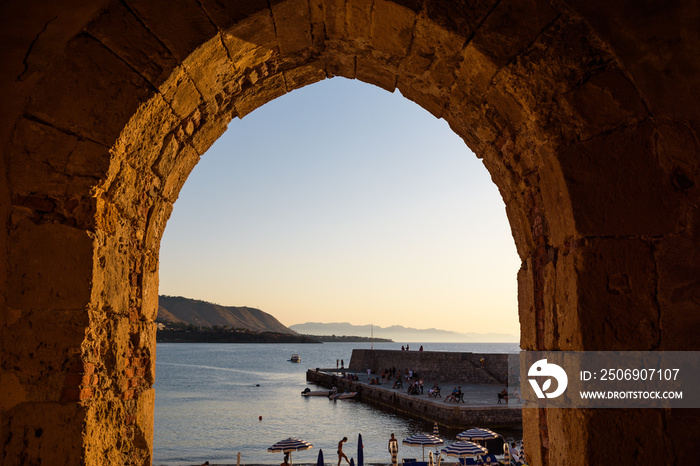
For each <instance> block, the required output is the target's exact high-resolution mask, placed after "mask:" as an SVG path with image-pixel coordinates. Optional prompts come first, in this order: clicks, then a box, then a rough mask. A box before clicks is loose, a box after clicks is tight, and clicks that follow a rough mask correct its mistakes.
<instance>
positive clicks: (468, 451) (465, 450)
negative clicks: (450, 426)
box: [442, 440, 489, 458]
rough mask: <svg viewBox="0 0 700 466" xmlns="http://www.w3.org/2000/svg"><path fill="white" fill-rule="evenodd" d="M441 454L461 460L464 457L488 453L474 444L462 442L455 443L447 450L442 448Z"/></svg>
mask: <svg viewBox="0 0 700 466" xmlns="http://www.w3.org/2000/svg"><path fill="white" fill-rule="evenodd" d="M442 452H443V453H444V454H446V455H447V456H456V457H458V458H462V457H464V456H475V455H485V454H486V453H488V452H489V451H488V450H487V449H486V448H485V447H482V446H481V445H477V444H476V443H474V442H469V441H467V440H463V441H460V442H455V443H453V444H452V445H450V446H449V447H447V448H443V449H442Z"/></svg>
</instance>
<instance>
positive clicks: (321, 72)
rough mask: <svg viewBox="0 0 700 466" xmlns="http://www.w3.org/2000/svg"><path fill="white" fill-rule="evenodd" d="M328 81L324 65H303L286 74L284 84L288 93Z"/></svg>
mask: <svg viewBox="0 0 700 466" xmlns="http://www.w3.org/2000/svg"><path fill="white" fill-rule="evenodd" d="M324 79H326V70H325V68H324V64H323V63H320V62H318V63H315V64H311V65H303V66H299V67H296V68H294V69H291V70H288V71H285V72H284V82H285V83H286V87H287V92H291V91H293V90H294V89H299V88H301V87H304V86H307V85H309V84H313V83H315V82H318V81H322V80H324Z"/></svg>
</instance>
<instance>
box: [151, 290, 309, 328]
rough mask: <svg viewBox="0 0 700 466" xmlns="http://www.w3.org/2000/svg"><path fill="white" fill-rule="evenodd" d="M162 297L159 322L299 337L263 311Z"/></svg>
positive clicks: (160, 299)
mask: <svg viewBox="0 0 700 466" xmlns="http://www.w3.org/2000/svg"><path fill="white" fill-rule="evenodd" d="M158 298H159V302H158V317H157V318H156V321H157V322H162V323H165V324H169V323H175V324H176V323H181V324H192V325H196V326H200V325H201V326H202V327H213V326H215V325H216V326H222V327H224V326H228V327H231V328H244V329H248V330H253V331H256V332H275V333H287V334H296V332H294V331H293V330H290V329H288V328H287V327H285V326H284V325H282V324H281V323H280V322H279V321H278V320H277V319H275V318H274V317H273V316H271V315H270V314H268V313H266V312H263V311H261V310H260V309H254V308H252V307H234V306H220V305H218V304H214V303H209V302H206V301H200V300H197V299H189V298H183V297H181V296H159V297H158Z"/></svg>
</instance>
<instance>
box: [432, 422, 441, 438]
mask: <svg viewBox="0 0 700 466" xmlns="http://www.w3.org/2000/svg"><path fill="white" fill-rule="evenodd" d="M433 435H434V436H436V437H439V436H440V429H439V428H438V425H437V422H436V423H434V424H433Z"/></svg>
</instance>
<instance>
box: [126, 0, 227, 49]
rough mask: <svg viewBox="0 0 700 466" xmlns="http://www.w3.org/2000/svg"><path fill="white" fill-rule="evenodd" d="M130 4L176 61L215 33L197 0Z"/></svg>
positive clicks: (137, 0)
mask: <svg viewBox="0 0 700 466" xmlns="http://www.w3.org/2000/svg"><path fill="white" fill-rule="evenodd" d="M129 6H130V7H131V8H132V10H134V11H135V12H136V14H137V15H138V17H139V18H140V19H141V21H143V23H144V24H145V26H146V27H147V28H148V29H149V30H150V31H151V32H152V33H153V34H155V35H156V36H157V37H158V39H159V40H160V41H161V42H162V43H163V44H165V46H166V47H167V48H168V50H170V52H172V54H173V55H174V56H175V58H176V59H177V60H178V61H179V62H182V61H184V60H185V59H186V58H187V57H188V56H189V55H190V54H191V53H192V52H194V51H195V50H196V49H197V48H198V47H199V46H200V45H201V44H203V43H205V42H207V41H209V40H210V39H211V38H212V37H214V36H215V35H216V34H217V33H218V30H217V29H216V27H215V26H214V25H213V24H212V22H211V20H210V19H209V17H208V16H207V14H206V12H205V11H204V10H203V9H202V7H201V6H200V4H199V2H197V1H196V0H177V1H175V2H174V1H172V0H129Z"/></svg>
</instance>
